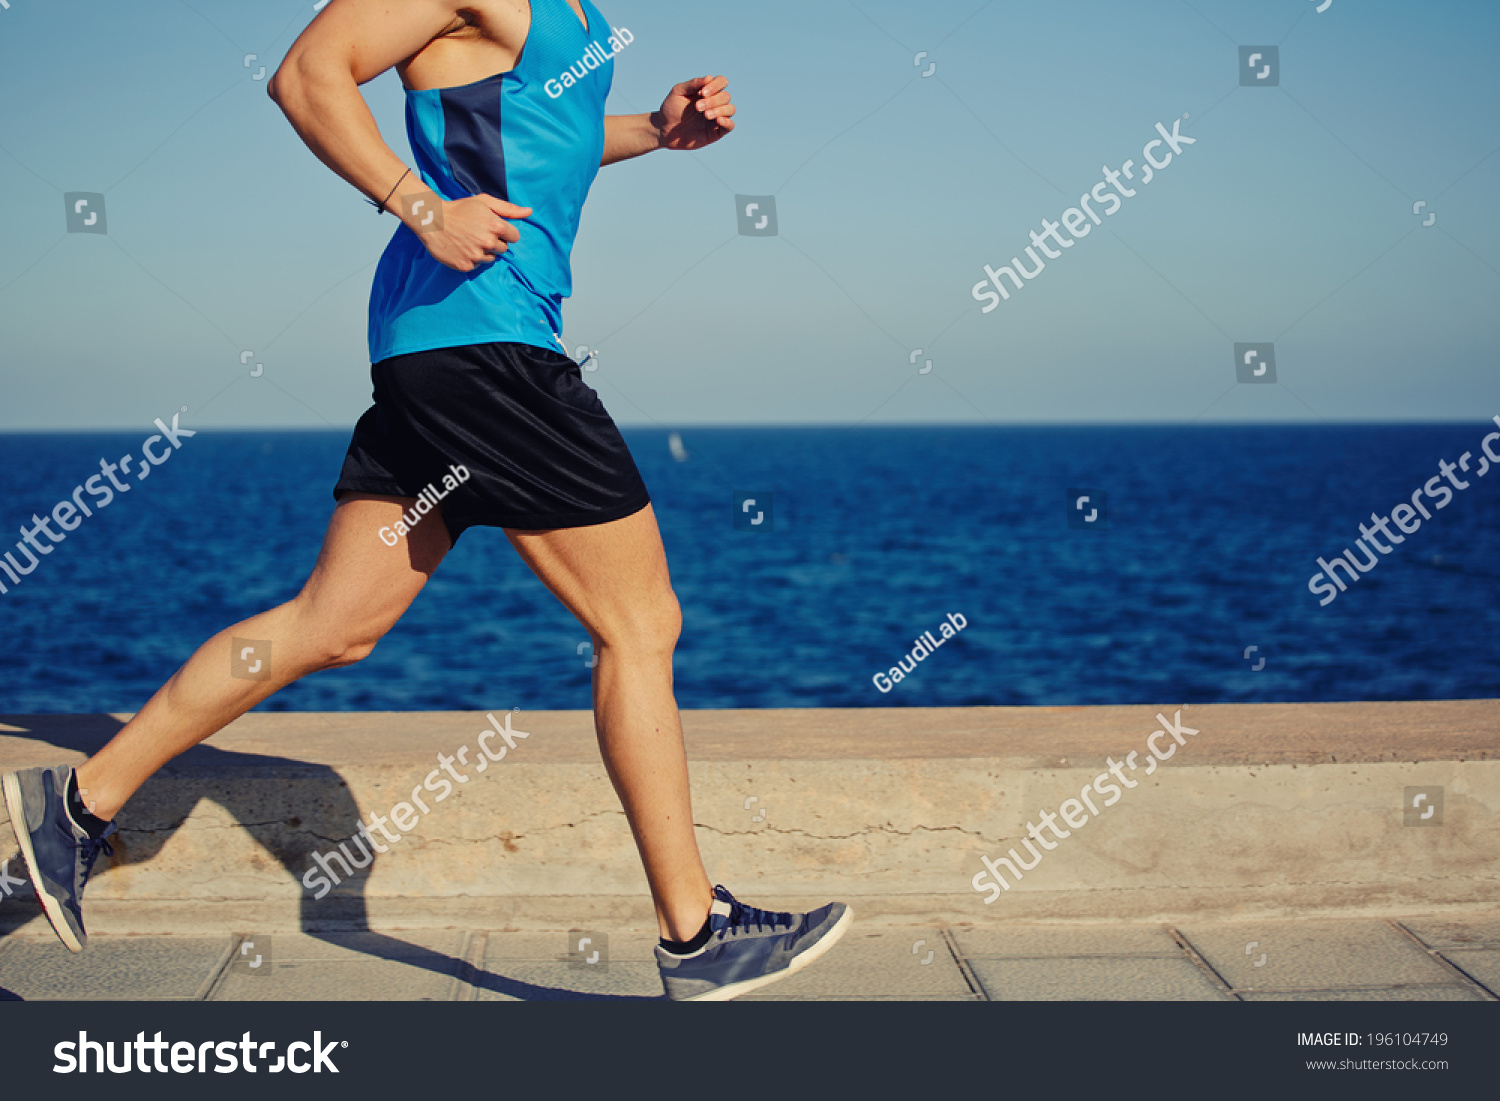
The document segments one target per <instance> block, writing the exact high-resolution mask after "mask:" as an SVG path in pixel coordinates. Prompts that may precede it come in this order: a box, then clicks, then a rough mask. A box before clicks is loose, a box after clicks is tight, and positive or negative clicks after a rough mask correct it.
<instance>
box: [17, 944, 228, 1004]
mask: <svg viewBox="0 0 1500 1101" xmlns="http://www.w3.org/2000/svg"><path fill="white" fill-rule="evenodd" d="M229 947H230V941H229V939H228V938H227V937H170V938H168V937H91V938H90V939H89V945H88V948H87V949H86V950H85V951H83V952H81V953H76V954H75V953H73V952H69V951H68V950H67V949H66V948H64V947H63V946H62V944H61V943H59V942H58V941H57V939H56V938H55V937H51V936H49V937H48V938H47V939H43V938H40V937H7V938H6V939H5V941H4V942H3V946H0V991H9V992H10V994H12V995H14V996H16V997H20V998H24V999H26V1000H27V1001H32V1000H39V999H47V1000H59V1001H77V1000H90V1001H104V1000H108V999H132V1000H134V999H140V1000H144V1001H175V1000H180V999H184V998H194V997H197V996H199V995H200V994H201V993H202V991H203V990H205V989H206V988H207V986H208V983H209V982H210V981H211V979H212V978H213V975H214V973H215V971H216V970H217V968H218V965H219V963H220V961H221V960H223V959H224V958H225V957H226V956H227V955H228V953H229ZM4 996H5V995H4V994H3V993H0V997H4Z"/></svg>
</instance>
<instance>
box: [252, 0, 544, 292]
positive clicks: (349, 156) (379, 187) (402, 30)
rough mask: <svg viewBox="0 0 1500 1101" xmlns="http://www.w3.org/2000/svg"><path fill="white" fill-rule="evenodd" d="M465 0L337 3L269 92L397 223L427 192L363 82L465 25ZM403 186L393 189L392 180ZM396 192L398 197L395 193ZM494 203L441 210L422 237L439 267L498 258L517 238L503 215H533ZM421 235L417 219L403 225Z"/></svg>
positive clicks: (481, 200)
mask: <svg viewBox="0 0 1500 1101" xmlns="http://www.w3.org/2000/svg"><path fill="white" fill-rule="evenodd" d="M463 4H464V0H400V2H399V3H398V2H392V0H335V2H334V3H332V4H330V5H329V6H328V7H327V8H325V9H324V10H323V11H322V12H321V13H320V14H319V15H318V16H317V17H316V18H315V19H314V20H313V21H312V23H310V24H309V25H308V27H307V29H306V30H304V31H303V32H302V34H301V36H300V37H299V38H298V39H297V41H296V42H294V43H293V44H292V48H291V49H290V50H288V51H287V55H286V58H285V60H283V61H282V63H281V67H280V68H279V69H277V71H276V75H275V76H273V77H272V78H271V80H270V82H269V84H268V85H267V87H266V91H267V93H268V94H269V95H270V97H271V98H272V99H273V100H274V101H275V102H276V105H277V106H278V107H280V108H281V110H282V112H283V113H284V114H285V115H286V117H287V119H288V120H289V121H290V122H291V124H292V126H293V128H294V129H295V130H296V131H297V134H298V135H299V136H300V137H301V138H302V140H303V141H304V142H306V143H307V147H308V148H309V149H311V150H312V151H313V153H314V155H316V156H317V158H318V159H319V160H321V161H322V162H323V163H324V164H326V165H327V166H328V167H329V168H331V169H332V170H333V171H334V172H336V173H338V175H340V176H342V177H343V178H344V179H345V180H347V181H348V182H349V183H351V184H353V185H354V186H355V187H357V188H358V189H359V190H360V191H362V192H364V194H366V195H367V196H369V197H370V198H371V199H372V200H373V201H375V202H380V201H381V200H383V199H385V197H386V196H387V194H390V201H389V202H388V203H387V205H386V207H385V209H387V210H390V211H391V212H392V213H394V214H396V215H397V217H402V204H401V199H402V197H403V196H407V195H417V194H427V193H428V191H429V189H428V187H427V185H426V184H425V183H423V182H422V180H421V178H420V177H419V176H418V175H417V174H416V173H415V172H413V173H411V174H409V175H407V176H406V177H405V178H404V179H402V178H401V176H402V173H403V172H406V169H407V165H406V163H405V162H404V161H402V160H401V158H400V157H398V156H396V154H395V153H394V152H392V151H391V148H390V146H388V145H386V143H385V139H384V138H382V137H381V136H380V128H379V127H378V126H377V125H376V123H375V116H374V115H372V114H371V113H370V108H369V105H368V104H366V103H365V99H364V96H362V95H361V94H360V91H359V85H361V84H364V83H365V82H367V81H370V80H373V79H375V77H377V76H379V75H380V74H381V73H383V72H385V71H386V70H387V69H390V68H392V67H393V66H395V65H396V64H398V63H399V62H402V61H405V60H406V59H408V58H410V57H411V56H412V55H413V54H415V53H417V52H418V51H419V50H421V49H422V48H423V47H425V46H426V45H427V44H428V43H430V42H431V41H432V40H433V39H434V38H436V37H438V36H439V35H441V34H442V33H443V32H444V31H447V30H450V29H452V28H454V27H456V26H458V25H460V24H461V23H462V20H460V19H459V17H458V15H457V12H458V9H459V8H460V7H461V6H463ZM398 179H399V180H400V183H399V184H398V183H397V180H398ZM392 188H395V191H394V193H391V189H392ZM530 213H531V212H530V210H529V209H528V208H525V207H517V206H514V205H513V204H511V203H507V202H504V201H503V200H501V199H498V198H495V197H493V196H486V195H480V196H475V197H473V198H469V199H462V200H458V201H456V202H446V203H444V204H443V223H442V229H441V230H435V229H429V230H427V231H426V232H425V233H423V243H424V244H425V245H426V246H427V249H428V251H429V252H431V253H432V255H433V256H434V257H435V258H436V259H437V260H439V261H440V262H442V263H444V264H447V265H448V266H449V267H451V268H455V269H456V270H458V271H470V270H472V269H473V267H474V266H475V265H476V264H480V263H486V262H488V261H491V260H493V259H495V257H496V256H498V255H499V254H500V253H501V252H504V251H505V248H506V244H505V243H506V242H507V241H515V240H517V239H518V237H519V236H520V235H519V233H518V232H517V231H516V229H515V228H514V227H513V226H511V225H510V224H509V223H507V222H505V220H504V219H505V218H523V217H526V216H527V215H528V214H530ZM404 220H405V221H407V224H408V225H409V226H411V228H412V229H417V224H416V222H417V219H416V218H414V217H411V216H409V215H408V216H407V217H406V218H405V219H404Z"/></svg>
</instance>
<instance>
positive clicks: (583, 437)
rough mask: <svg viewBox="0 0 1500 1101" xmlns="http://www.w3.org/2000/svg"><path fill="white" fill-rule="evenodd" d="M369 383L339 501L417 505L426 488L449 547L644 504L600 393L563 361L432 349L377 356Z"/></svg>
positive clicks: (503, 348) (475, 348) (502, 346)
mask: <svg viewBox="0 0 1500 1101" xmlns="http://www.w3.org/2000/svg"><path fill="white" fill-rule="evenodd" d="M370 377H371V378H372V380H373V381H374V383H375V404H374V405H372V406H371V407H370V408H369V409H368V410H366V412H365V414H364V416H362V417H360V418H359V423H358V424H357V425H356V426H355V429H354V439H353V440H352V441H351V442H350V444H349V453H348V455H346V456H345V458H344V470H343V473H342V474H341V475H340V476H339V481H338V485H336V486H335V487H334V490H333V496H334V498H335V499H338V498H340V497H342V496H343V495H344V494H346V493H378V494H384V495H388V496H393V497H416V496H418V495H419V494H421V493H422V491H423V490H425V489H428V488H429V487H431V489H432V490H433V492H432V493H429V494H427V496H429V497H442V509H443V522H444V523H445V524H446V525H447V528H448V535H449V537H450V538H451V539H452V540H453V541H454V542H457V540H458V537H459V536H460V535H462V534H463V533H464V531H465V530H466V529H468V528H470V527H473V526H474V525H475V524H483V525H486V526H489V527H503V528H519V529H522V530H528V531H540V530H545V529H548V528H574V527H585V526H587V525H590V524H602V523H606V522H607V521H610V520H618V519H620V518H622V517H625V516H629V515H631V514H632V513H635V512H639V511H640V510H641V509H643V508H645V507H646V505H648V504H649V503H650V501H651V498H650V496H649V495H648V494H647V492H646V484H645V482H643V481H642V480H641V475H640V471H638V470H637V469H636V466H635V461H634V460H633V459H632V458H631V457H630V451H629V449H628V448H626V446H625V441H624V440H623V439H622V438H621V436H620V430H619V429H618V428H616V427H615V422H614V421H613V420H612V419H611V418H610V415H609V414H608V413H607V412H605V409H604V406H603V404H602V403H601V402H600V401H599V395H598V394H596V393H594V390H593V388H592V387H590V386H589V385H588V384H587V383H585V382H584V381H583V374H582V372H581V371H580V370H579V367H578V364H576V363H574V362H573V360H571V359H569V358H568V357H567V356H565V355H563V354H562V353H561V352H554V351H549V350H548V349H546V348H538V347H535V346H533V345H530V344H517V343H493V344H469V345H465V346H463V347H457V348H436V349H433V350H431V351H426V352H411V353H409V354H407V355H399V356H391V357H390V358H389V359H383V360H381V361H380V362H379V363H376V364H374V365H373V366H372V367H371V368H370ZM459 467H461V468H463V469H465V470H467V472H468V474H469V477H468V478H467V479H466V480H463V481H462V482H461V483H459V484H458V485H457V487H456V488H452V489H451V490H450V489H448V488H447V487H445V485H444V482H443V477H444V475H450V481H449V483H448V484H449V486H452V485H453V484H454V482H455V481H457V479H455V478H453V477H452V476H451V472H452V471H453V470H454V468H459ZM460 477H461V475H460ZM445 493H446V496H443V495H444V494H445Z"/></svg>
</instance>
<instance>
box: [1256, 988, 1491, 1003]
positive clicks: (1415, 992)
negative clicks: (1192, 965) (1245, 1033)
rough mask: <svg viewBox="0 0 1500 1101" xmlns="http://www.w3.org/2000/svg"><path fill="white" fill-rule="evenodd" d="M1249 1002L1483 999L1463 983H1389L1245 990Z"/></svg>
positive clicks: (1475, 1000) (1472, 1000)
mask: <svg viewBox="0 0 1500 1101" xmlns="http://www.w3.org/2000/svg"><path fill="white" fill-rule="evenodd" d="M1240 997H1241V998H1243V999H1244V1000H1245V1001H1247V1002H1482V1001H1484V998H1483V996H1481V995H1480V994H1478V993H1476V992H1475V991H1472V990H1469V989H1467V988H1465V987H1462V986H1387V987H1382V988H1381V989H1378V990H1280V991H1278V990H1265V991H1251V992H1249V993H1245V994H1241V995H1240Z"/></svg>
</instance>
